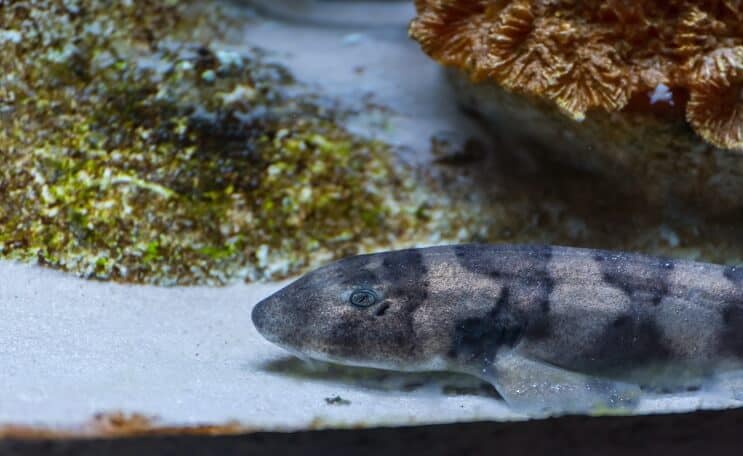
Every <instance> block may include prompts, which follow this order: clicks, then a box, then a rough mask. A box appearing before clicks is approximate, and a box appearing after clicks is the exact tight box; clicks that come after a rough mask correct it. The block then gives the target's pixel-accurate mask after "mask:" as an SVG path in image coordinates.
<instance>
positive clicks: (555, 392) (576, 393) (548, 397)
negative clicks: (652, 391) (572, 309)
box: [482, 354, 641, 414]
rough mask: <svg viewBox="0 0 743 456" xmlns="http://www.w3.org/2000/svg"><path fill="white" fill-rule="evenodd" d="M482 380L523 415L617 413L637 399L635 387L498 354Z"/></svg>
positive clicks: (510, 355)
mask: <svg viewBox="0 0 743 456" xmlns="http://www.w3.org/2000/svg"><path fill="white" fill-rule="evenodd" d="M482 377H483V378H484V379H486V380H488V381H490V382H491V383H492V384H493V386H494V387H495V389H496V390H498V393H500V395H501V396H503V398H504V399H505V400H506V402H507V403H508V405H509V406H510V407H512V408H513V409H514V410H516V411H519V412H524V413H590V414H601V413H611V412H614V413H617V412H621V411H623V410H627V409H631V408H633V407H634V406H635V405H636V404H637V402H638V401H639V398H640V393H641V391H640V388H639V387H638V386H636V385H632V384H628V383H622V382H615V381H612V380H608V379H603V378H598V377H592V376H589V375H584V374H579V373H575V372H572V371H568V370H565V369H561V368H559V367H555V366H552V365H550V364H546V363H543V362H540V361H536V360H532V359H529V358H525V357H523V356H520V355H517V354H499V355H498V357H497V359H496V361H495V362H494V363H493V364H492V366H490V367H488V368H487V369H485V371H484V372H483V374H482Z"/></svg>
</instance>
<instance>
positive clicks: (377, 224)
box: [0, 0, 418, 284]
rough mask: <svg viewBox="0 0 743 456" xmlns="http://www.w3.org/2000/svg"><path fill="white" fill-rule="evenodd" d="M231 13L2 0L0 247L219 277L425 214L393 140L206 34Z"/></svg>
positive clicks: (63, 259)
mask: <svg viewBox="0 0 743 456" xmlns="http://www.w3.org/2000/svg"><path fill="white" fill-rule="evenodd" d="M227 19H228V18H224V17H222V16H221V15H220V12H219V11H218V10H217V9H216V7H214V5H213V4H212V3H211V2H195V1H194V2H191V1H185V2H175V1H156V2H149V1H139V0H133V1H128V2H121V3H117V4H116V5H115V6H111V4H110V2H104V1H98V0H80V1H61V0H60V1H51V2H46V1H44V2H42V1H35V2H34V1H31V2H22V3H21V2H19V3H15V2H14V3H12V4H10V5H8V4H6V5H0V30H1V31H2V33H1V34H0V41H2V49H3V50H2V53H0V65H1V66H2V68H3V69H4V73H3V75H2V80H1V81H2V82H0V103H1V104H0V112H1V113H2V129H1V130H0V160H1V161H2V162H3V165H2V167H0V188H2V192H3V198H2V200H0V254H1V255H2V256H5V257H7V258H21V259H30V260H37V261H39V262H41V263H44V264H48V265H51V266H54V267H58V268H62V269H65V270H70V271H74V272H77V273H79V274H82V275H84V276H88V277H97V278H102V279H105V278H114V279H117V280H123V281H134V282H155V283H166V284H167V283H179V284H185V283H203V282H217V283H221V282H225V281H227V280H229V279H231V278H239V277H245V278H249V279H255V278H259V277H262V276H265V275H281V274H287V273H289V272H291V271H294V270H296V268H298V267H301V266H303V265H306V264H307V263H308V262H310V256H312V258H313V260H315V261H318V260H320V259H322V258H327V257H329V256H338V255H342V254H349V253H355V252H357V251H359V250H361V249H363V248H364V247H365V246H368V245H376V244H382V245H385V244H388V243H390V242H391V241H393V240H394V239H396V238H397V237H398V236H403V235H404V234H406V233H408V232H409V230H411V229H413V228H414V227H415V224H416V223H417V222H416V221H417V220H418V218H417V216H416V215H415V214H416V209H417V208H416V207H410V208H407V207H405V206H404V201H406V200H405V195H406V186H405V185H404V182H403V178H402V177H401V174H400V173H399V172H397V171H395V170H394V168H393V164H392V159H391V156H390V154H389V151H388V148H387V146H385V145H383V144H381V143H377V142H374V141H369V140H364V139H360V138H358V137H355V136H353V135H351V134H349V133H348V132H347V131H346V130H344V129H343V128H342V127H340V126H338V123H337V122H336V120H337V117H338V115H339V114H338V113H336V112H335V111H334V110H332V109H328V108H326V107H325V104H324V103H320V102H317V101H315V99H314V97H312V96H310V95H307V94H303V93H302V91H301V90H299V89H298V87H296V85H295V84H294V83H293V80H292V77H291V75H290V74H289V73H288V72H287V71H286V70H285V69H283V68H281V67H279V66H277V65H273V64H270V63H267V61H266V59H265V58H264V57H262V55H261V53H260V52H259V51H256V50H250V49H245V52H244V53H243V54H240V55H238V54H236V53H234V52H229V51H226V50H224V49H220V48H219V47H218V46H216V45H213V44H210V43H211V42H212V41H211V40H212V39H213V38H214V37H215V36H217V35H218V33H223V32H224V30H221V29H220V28H224V27H225V24H229V21H228V20H227ZM215 24H220V26H219V27H217V26H216V25H215Z"/></svg>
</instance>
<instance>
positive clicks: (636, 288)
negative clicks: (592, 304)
mask: <svg viewBox="0 0 743 456" xmlns="http://www.w3.org/2000/svg"><path fill="white" fill-rule="evenodd" d="M594 259H595V260H596V261H597V262H598V263H599V265H600V268H601V274H602V276H603V278H604V280H605V281H606V282H607V283H609V284H611V285H613V286H615V287H617V288H618V289H620V290H622V291H623V292H624V293H626V294H627V296H629V297H630V299H631V300H632V301H633V302H636V303H638V304H641V303H650V304H653V305H656V306H657V305H659V304H660V303H661V302H662V300H663V298H664V297H665V296H666V295H668V292H669V283H668V279H669V276H670V274H671V272H672V271H673V268H674V263H673V260H671V259H668V258H653V257H646V256H642V255H634V254H628V253H614V254H609V255H607V254H606V253H603V252H601V253H597V254H596V255H595V256H594Z"/></svg>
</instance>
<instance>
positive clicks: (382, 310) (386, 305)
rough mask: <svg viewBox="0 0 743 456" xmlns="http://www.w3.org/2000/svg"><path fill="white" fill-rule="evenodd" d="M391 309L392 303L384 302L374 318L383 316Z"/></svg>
mask: <svg viewBox="0 0 743 456" xmlns="http://www.w3.org/2000/svg"><path fill="white" fill-rule="evenodd" d="M389 308H390V303H388V302H383V303H382V305H381V306H379V309H377V311H376V312H374V316H376V317H381V316H383V315H384V314H385V313H386V312H387V309H389Z"/></svg>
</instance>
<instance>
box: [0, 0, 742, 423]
mask: <svg viewBox="0 0 743 456" xmlns="http://www.w3.org/2000/svg"><path fill="white" fill-rule="evenodd" d="M411 3H412V2H411ZM354 8H355V10H354V11H352V12H354V13H358V16H359V17H361V18H364V17H373V13H371V12H369V10H368V8H370V6H369V5H365V4H364V3H363V2H362V3H358V4H356V6H354ZM392 8H393V7H391V6H390V7H389V8H388V9H387V12H386V13H385V14H388V15H389V16H390V20H389V21H386V20H385V21H381V20H377V21H372V22H374V23H373V24H371V27H370V28H349V27H342V26H338V25H337V24H329V25H326V26H319V25H313V26H304V25H301V24H297V23H295V22H292V21H289V22H279V21H277V20H274V19H265V20H259V21H255V20H254V21H252V22H251V23H250V25H249V26H246V27H245V29H244V33H243V34H242V36H241V37H239V39H236V40H235V39H231V40H230V41H229V42H226V43H224V46H226V47H228V48H232V49H234V50H236V51H239V50H240V48H241V47H243V46H247V45H251V46H258V47H262V48H265V49H267V50H268V51H269V52H270V55H271V58H273V59H275V60H276V61H278V62H281V63H282V64H284V65H286V66H288V67H289V68H290V69H291V71H292V72H293V73H294V74H295V75H296V77H297V78H298V79H299V80H301V81H302V82H304V83H306V84H308V85H309V86H311V87H315V88H317V89H319V91H320V92H322V93H325V94H327V95H328V97H333V98H335V99H339V100H341V101H342V102H343V103H346V104H347V105H348V106H351V107H353V106H354V105H356V106H361V105H362V104H364V103H374V104H378V105H381V106H385V107H386V108H388V109H389V112H388V113H387V114H386V115H385V116H384V119H383V120H382V119H380V118H379V117H375V116H374V115H367V116H365V115H360V116H357V117H355V118H354V119H353V128H354V130H355V131H358V132H362V133H365V134H369V135H371V136H376V137H380V138H384V139H385V140H387V141H391V142H393V143H394V144H397V145H401V146H403V147H401V148H400V150H401V153H403V154H406V157H405V158H406V159H407V160H427V159H429V158H430V155H429V150H430V137H431V135H434V134H451V133H452V132H457V134H461V135H463V136H469V135H472V134H475V132H474V129H473V127H472V126H471V123H470V122H469V121H468V120H467V119H466V118H465V117H464V116H463V115H462V114H460V113H459V111H458V110H457V106H456V103H455V102H454V101H453V96H452V94H451V93H450V91H449V89H448V88H447V86H446V84H445V82H444V80H443V78H442V77H441V72H440V69H439V68H438V66H437V65H436V64H434V63H432V62H431V61H429V60H428V59H427V58H426V57H425V56H424V55H423V54H422V53H421V52H420V51H419V49H418V47H417V45H416V44H415V43H413V42H411V41H410V40H408V38H407V36H406V30H405V23H406V22H407V20H408V19H409V18H410V17H412V14H413V9H412V5H407V4H405V5H398V6H396V7H394V8H396V9H394V10H393V9H392ZM348 12H349V11H348V10H346V11H345V13H348ZM345 13H344V14H345ZM290 19H291V18H290ZM0 276H1V277H3V280H2V281H0V391H2V397H1V398H0V426H1V425H3V424H28V425H38V426H53V427H74V426H78V425H80V424H81V423H85V422H87V421H88V420H89V419H90V418H91V417H92V416H93V415H95V414H97V413H105V412H117V411H123V412H126V413H140V414H143V415H146V416H152V417H155V418H156V419H158V420H159V422H161V423H164V424H173V425H190V424H197V423H215V424H217V423H224V422H227V421H229V420H237V421H239V422H240V423H241V424H242V425H244V426H247V427H251V428H260V429H276V428H278V429H297V428H304V427H307V426H316V427H317V426H320V427H323V426H336V425H339V426H345V425H355V424H365V425H375V424H376V425H396V424H410V423H432V422H445V421H455V420H482V419H497V420H504V419H517V418H520V417H519V416H518V415H515V414H513V413H511V412H510V411H509V410H508V409H507V408H506V407H505V406H504V404H503V403H502V402H501V401H499V400H498V399H497V398H496V397H494V392H493V390H492V389H491V388H489V387H488V386H487V385H483V384H482V383H481V382H480V381H478V380H476V379H471V378H468V377H462V376H457V375H444V374H400V373H391V372H380V371H373V370H365V369H351V368H338V367H333V366H328V365H324V364H317V365H314V366H312V365H307V364H305V363H304V362H301V361H299V360H296V359H294V358H292V357H291V356H289V355H288V354H287V353H285V352H283V351H282V350H281V349H279V348H277V347H274V346H272V345H271V344H269V343H268V342H266V341H264V340H263V339H262V338H261V337H260V336H259V335H258V334H257V332H256V331H255V329H254V328H253V326H252V324H251V321H250V311H251V308H252V306H253V305H254V304H255V303H256V302H257V301H259V300H260V299H261V298H262V297H264V296H267V295H268V294H269V293H271V292H273V291H274V290H276V289H278V288H279V287H280V286H282V285H283V283H270V284H249V285H247V284H235V285H232V286H228V287H224V288H208V287H192V288H158V287H150V286H130V285H119V284H114V283H103V282H92V281H85V280H81V279H78V278H75V277H73V276H71V275H67V274H63V273H59V272H55V271H51V270H48V269H43V268H40V267H36V266H29V265H22V264H16V263H11V262H7V261H6V262H0ZM736 404H737V403H734V402H730V401H728V402H726V401H725V400H723V399H714V398H711V397H700V396H698V395H688V396H683V397H675V398H654V399H648V400H645V401H644V402H643V403H642V404H641V409H640V411H641V412H658V411H671V410H678V411H680V410H689V409H693V408H697V407H727V406H734V405H736Z"/></svg>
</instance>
